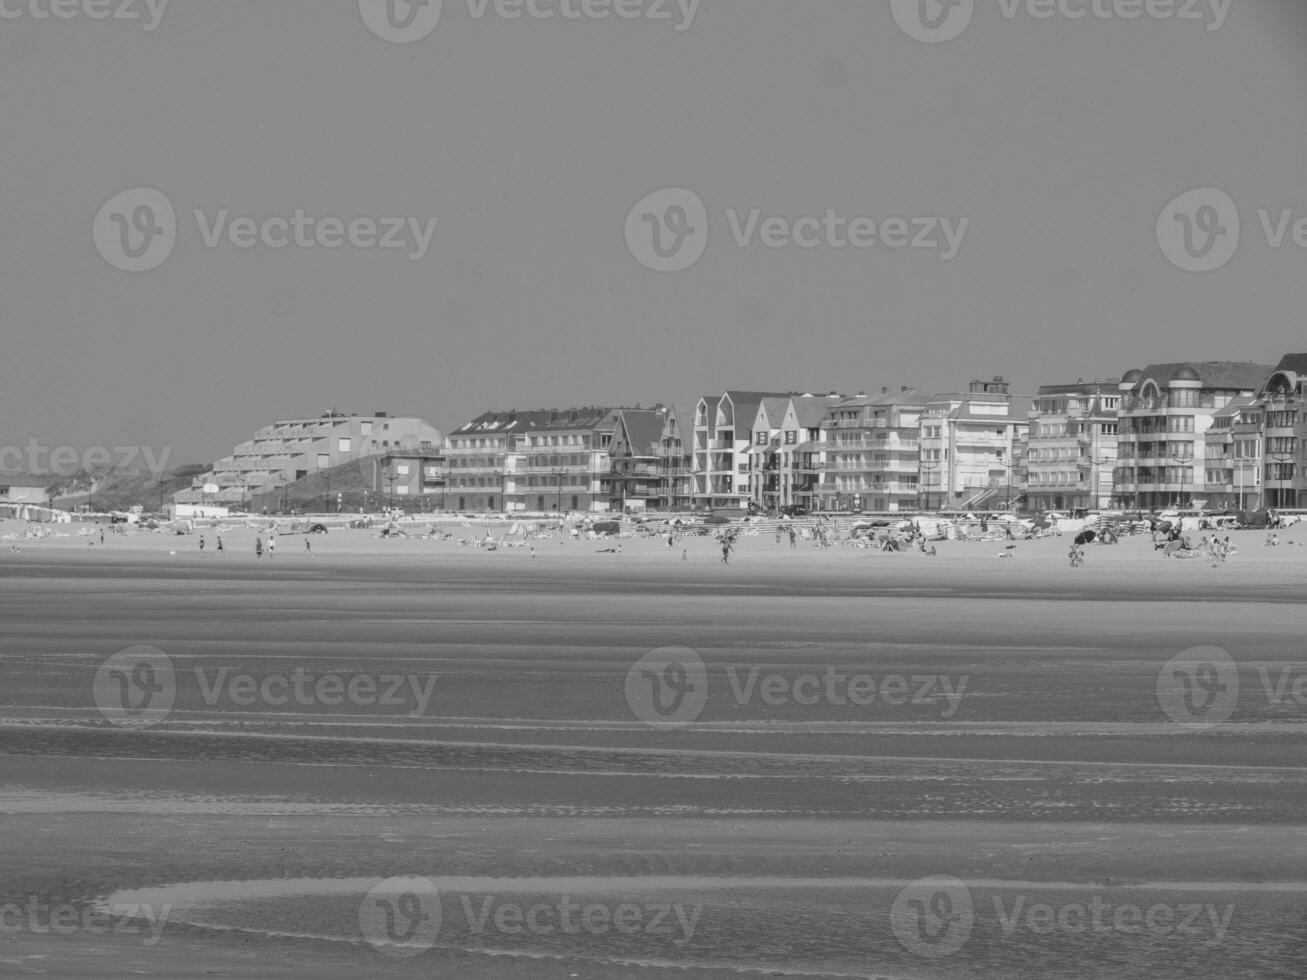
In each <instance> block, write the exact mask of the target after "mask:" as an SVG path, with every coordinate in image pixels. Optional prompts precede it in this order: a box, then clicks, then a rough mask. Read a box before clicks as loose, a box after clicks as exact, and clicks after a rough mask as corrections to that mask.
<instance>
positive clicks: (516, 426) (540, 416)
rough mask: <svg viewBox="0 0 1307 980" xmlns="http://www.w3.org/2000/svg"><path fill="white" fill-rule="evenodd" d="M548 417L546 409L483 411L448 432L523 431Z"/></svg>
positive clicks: (468, 433)
mask: <svg viewBox="0 0 1307 980" xmlns="http://www.w3.org/2000/svg"><path fill="white" fill-rule="evenodd" d="M548 418H549V412H547V411H533V412H483V413H482V414H481V415H478V416H477V417H476V418H474V419H473V420H472V421H471V422H468V423H466V424H464V425H463V426H462V427H461V428H458V429H455V430H454V431H453V432H451V433H450V435H451V436H458V435H474V434H475V435H484V434H487V433H499V432H525V431H527V430H528V429H534V428H535V427H536V426H537V425H539V424H540V423H541V422H542V421H545V420H547V419H548Z"/></svg>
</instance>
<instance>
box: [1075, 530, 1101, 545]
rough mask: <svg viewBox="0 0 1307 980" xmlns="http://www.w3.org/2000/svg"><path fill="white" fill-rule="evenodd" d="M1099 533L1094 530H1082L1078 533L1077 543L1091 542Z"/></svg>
mask: <svg viewBox="0 0 1307 980" xmlns="http://www.w3.org/2000/svg"><path fill="white" fill-rule="evenodd" d="M1096 537H1098V534H1097V533H1096V532H1094V531H1081V532H1080V533H1079V534H1077V535H1076V544H1089V543H1090V542H1091V541H1093V540H1094V538H1096Z"/></svg>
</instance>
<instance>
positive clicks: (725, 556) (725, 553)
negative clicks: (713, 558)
mask: <svg viewBox="0 0 1307 980" xmlns="http://www.w3.org/2000/svg"><path fill="white" fill-rule="evenodd" d="M730 563H731V539H730V538H729V537H727V538H722V564H723V565H729V564H730Z"/></svg>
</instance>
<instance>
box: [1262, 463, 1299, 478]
mask: <svg viewBox="0 0 1307 980" xmlns="http://www.w3.org/2000/svg"><path fill="white" fill-rule="evenodd" d="M1296 469H1297V467H1296V466H1295V465H1294V464H1293V463H1272V464H1271V465H1270V466H1268V467H1267V468H1266V478H1267V479H1268V480H1292V479H1293V475H1294V473H1295V471H1296Z"/></svg>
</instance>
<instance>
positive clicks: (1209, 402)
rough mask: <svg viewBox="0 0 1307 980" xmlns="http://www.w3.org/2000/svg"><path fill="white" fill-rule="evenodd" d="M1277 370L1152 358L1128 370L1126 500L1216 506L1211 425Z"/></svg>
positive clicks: (1123, 462) (1121, 479)
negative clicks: (1210, 459)
mask: <svg viewBox="0 0 1307 980" xmlns="http://www.w3.org/2000/svg"><path fill="white" fill-rule="evenodd" d="M1274 371H1275V369H1274V368H1273V367H1272V366H1270V365H1267V364H1252V363H1245V362H1237V361H1192V362H1175V363H1166V364H1150V365H1148V366H1147V367H1145V368H1142V369H1138V368H1136V369H1132V370H1131V371H1128V372H1127V373H1126V374H1125V375H1124V376H1123V377H1122V378H1121V384H1120V388H1121V406H1120V421H1119V431H1118V435H1117V457H1118V462H1117V466H1116V470H1115V474H1114V480H1115V484H1116V495H1117V499H1118V502H1120V503H1121V504H1122V505H1123V506H1126V507H1129V508H1132V509H1137V508H1141V509H1144V510H1157V509H1161V508H1167V507H1204V506H1208V505H1209V501H1208V493H1209V479H1208V478H1209V474H1208V466H1207V451H1208V443H1207V439H1206V433H1207V432H1208V430H1209V429H1211V428H1212V425H1213V423H1214V421H1215V419H1216V416H1217V413H1218V412H1221V410H1222V409H1225V408H1227V407H1229V406H1231V404H1232V403H1234V402H1235V401H1236V400H1240V399H1248V398H1250V397H1253V396H1256V395H1258V394H1260V393H1261V392H1263V390H1264V389H1266V386H1267V384H1268V382H1269V380H1270V378H1271V375H1272V372H1274ZM1218 468H1222V469H1223V467H1218ZM1276 472H1277V473H1279V472H1283V471H1278V470H1277V471H1276ZM1223 492H1224V491H1223ZM1268 499H1269V497H1268Z"/></svg>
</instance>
